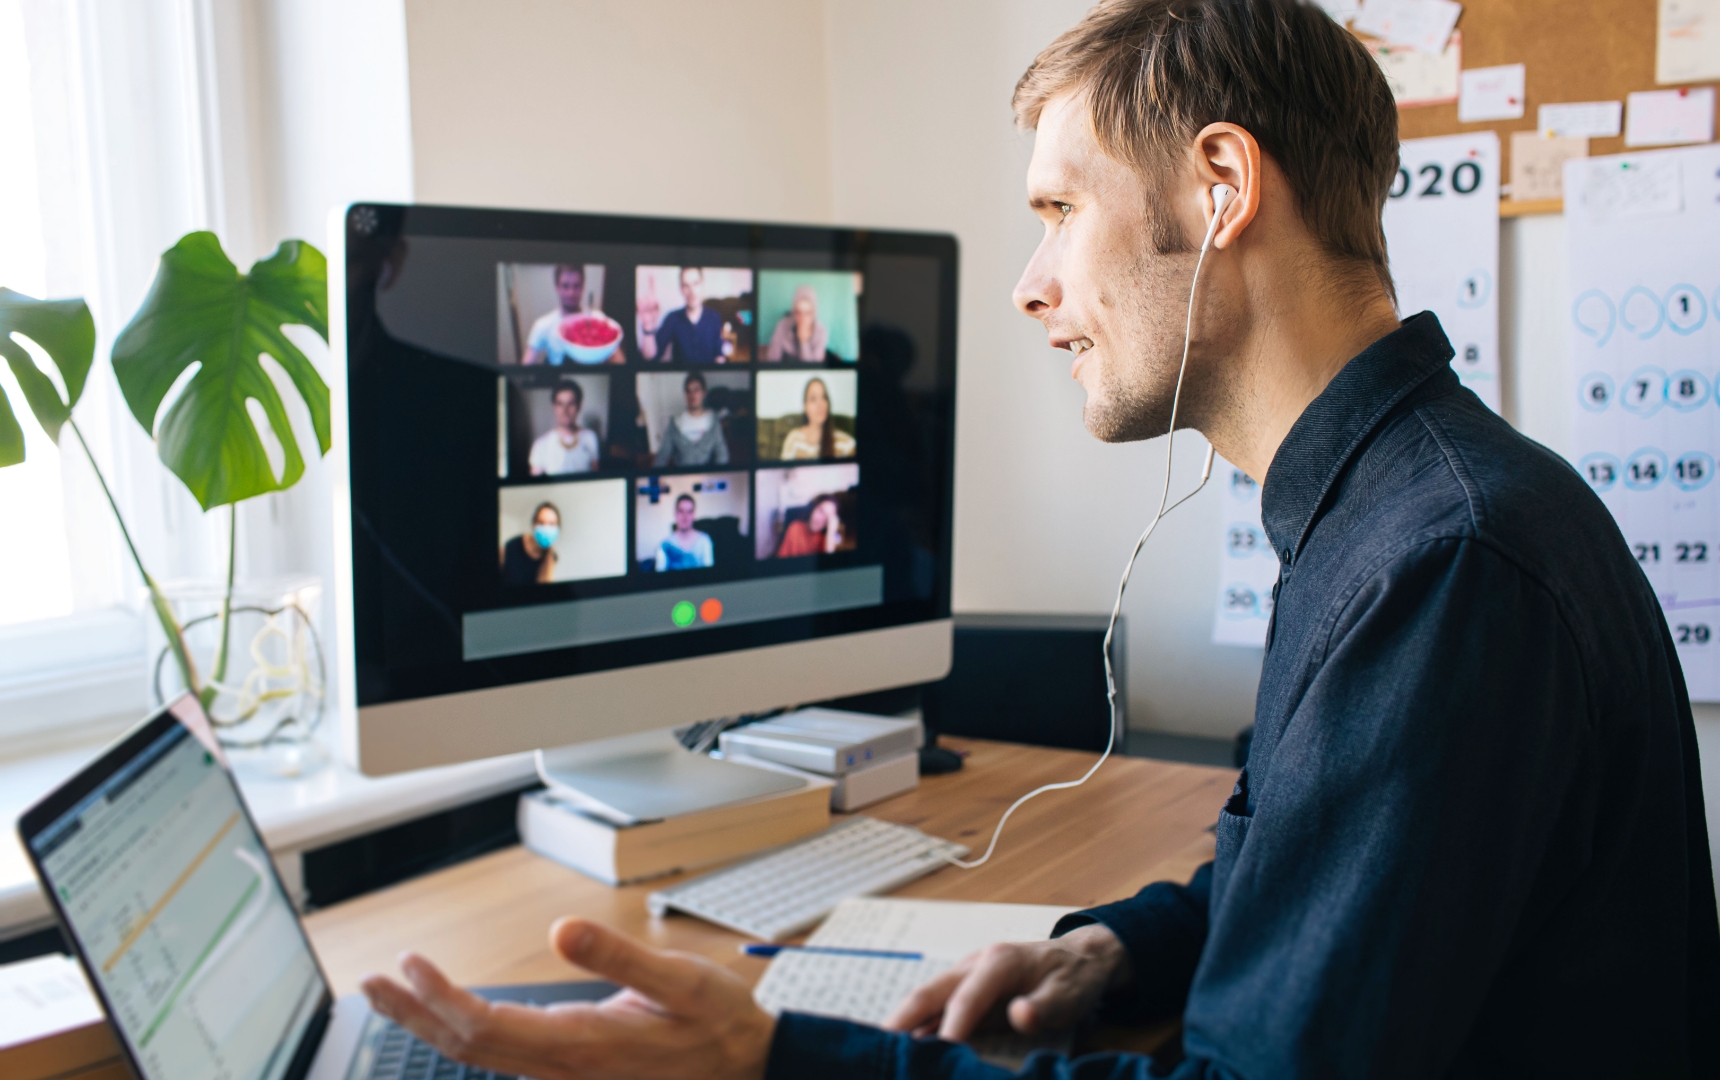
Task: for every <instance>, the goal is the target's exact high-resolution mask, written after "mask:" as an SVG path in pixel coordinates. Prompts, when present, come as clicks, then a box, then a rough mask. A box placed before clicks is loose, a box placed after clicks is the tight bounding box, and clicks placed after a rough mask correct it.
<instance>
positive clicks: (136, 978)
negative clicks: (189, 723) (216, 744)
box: [27, 699, 327, 1080]
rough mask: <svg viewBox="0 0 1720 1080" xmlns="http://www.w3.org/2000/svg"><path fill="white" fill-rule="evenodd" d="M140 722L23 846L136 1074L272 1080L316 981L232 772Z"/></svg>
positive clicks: (183, 732)
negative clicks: (101, 773)
mask: <svg viewBox="0 0 1720 1080" xmlns="http://www.w3.org/2000/svg"><path fill="white" fill-rule="evenodd" d="M186 703H187V704H189V699H187V702H186ZM151 727H152V728H154V729H155V730H158V731H159V732H160V734H159V735H158V736H156V737H154V738H153V739H150V740H149V741H147V742H146V743H144V744H143V745H142V746H141V748H140V749H139V750H137V752H135V753H134V754H132V755H131V756H130V758H129V760H126V761H124V762H123V763H122V764H121V765H120V766H119V767H118V768H117V769H116V770H115V771H113V772H112V773H111V775H109V776H107V777H106V778H105V779H103V780H102V781H101V782H100V783H99V784H97V785H96V786H95V787H94V788H93V789H91V790H90V791H89V792H88V793H87V794H85V795H84V796H83V797H82V798H81V799H79V800H78V801H77V802H76V803H75V804H73V805H72V806H71V807H70V808H69V809H68V810H66V811H65V812H64V813H62V814H61V815H60V816H59V817H57V818H56V819H55V820H53V821H52V822H51V823H49V824H48V825H47V826H46V827H45V828H42V829H40V830H39V831H37V832H36V833H35V835H33V836H31V837H29V838H28V841H27V842H28V843H29V844H30V847H31V848H32V853H33V854H34V855H35V858H36V863H37V865H38V866H39V867H40V868H41V871H42V876H43V880H44V882H45V884H46V886H47V887H48V888H51V889H52V890H53V891H54V893H55V896H56V897H57V899H58V901H59V906H60V909H61V911H62V912H63V913H64V915H65V919H66V921H67V923H68V924H69V925H70V928H71V931H72V933H73V934H74V935H75V936H76V938H77V947H78V949H79V951H80V952H81V953H82V954H83V956H84V960H85V963H86V965H87V967H88V969H89V971H90V973H91V975H92V977H93V978H94V979H95V980H96V982H97V986H98V989H99V990H100V992H101V995H102V997H103V998H105V999H106V1001H107V1003H108V1009H109V1014H110V1016H111V1017H112V1019H113V1021H114V1024H115V1027H116V1028H117V1029H118V1031H119V1033H120V1034H121V1035H122V1036H123V1037H124V1039H125V1041H126V1042H127V1043H128V1044H129V1045H130V1048H131V1052H132V1058H133V1060H134V1061H135V1062H136V1063H137V1065H138V1067H139V1068H140V1070H141V1072H142V1080H278V1078H280V1077H282V1076H283V1075H284V1074H285V1073H286V1071H287V1070H288V1068H289V1067H291V1065H292V1063H293V1059H294V1056H295V1054H294V1051H295V1050H296V1049H297V1047H298V1045H299V1043H300V1042H301V1041H302V1040H303V1039H304V1037H305V1034H306V1030H307V1028H308V1027H309V1026H310V1024H311V1023H312V1022H313V1021H314V1020H315V1019H316V1017H317V1014H318V1010H319V1007H320V1006H321V1004H322V1003H323V1002H324V1001H325V1000H326V995H327V987H326V985H325V983H324V982H323V978H322V973H321V971H320V970H319V969H318V967H317V964H316V959H315V957H314V956H313V954H312V953H311V949H310V944H309V942H307V941H306V940H305V936H304V933H303V931H302V930H301V929H300V926H299V922H298V918H297V916H296V915H295V913H294V912H293V909H292V906H291V904H290V903H289V902H288V900H287V896H286V894H285V892H284V891H283V890H282V888H281V885H280V881H279V879H278V878H277V877H276V875H275V870H274V865H273V863H272V862H271V861H270V858H269V852H268V849H267V848H266V847H264V846H263V842H262V840H261V838H259V837H258V835H257V833H256V830H255V829H254V828H253V827H252V825H251V819H250V818H249V816H247V815H246V813H245V811H244V808H243V807H242V806H241V804H240V802H239V792H238V790H237V788H236V787H235V785H234V782H233V779H232V777H231V776H230V775H229V774H228V772H227V771H226V769H225V768H224V767H223V766H222V763H221V762H220V761H219V760H217V759H216V757H215V755H214V754H212V753H210V751H209V750H207V749H205V747H204V746H203V744H202V743H201V742H200V741H199V740H198V739H197V738H196V737H194V736H193V735H192V734H191V732H190V731H188V730H187V729H186V728H185V727H184V726H183V725H182V724H179V723H168V724H162V725H159V726H158V725H151Z"/></svg>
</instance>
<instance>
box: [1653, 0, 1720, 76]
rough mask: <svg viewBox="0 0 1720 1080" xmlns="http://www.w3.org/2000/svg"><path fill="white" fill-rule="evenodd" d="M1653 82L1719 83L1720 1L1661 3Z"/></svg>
mask: <svg viewBox="0 0 1720 1080" xmlns="http://www.w3.org/2000/svg"><path fill="white" fill-rule="evenodd" d="M1656 30H1657V34H1656V37H1655V43H1654V81H1655V82H1657V83H1685V82H1704V81H1706V80H1709V79H1720V0H1660V12H1659V19H1658V22H1657V26H1656Z"/></svg>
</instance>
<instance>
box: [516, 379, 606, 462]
mask: <svg viewBox="0 0 1720 1080" xmlns="http://www.w3.org/2000/svg"><path fill="white" fill-rule="evenodd" d="M550 400H551V403H552V404H553V405H554V407H555V427H554V428H553V429H551V430H549V431H546V432H544V433H543V434H542V435H539V436H538V437H537V439H536V440H535V441H534V442H533V443H532V452H531V457H530V458H528V459H527V463H528V464H529V465H530V466H531V472H532V475H533V476H561V475H563V474H566V473H582V472H591V471H592V470H593V469H595V468H597V459H598V456H599V454H600V453H601V451H599V449H598V446H597V433H596V432H594V431H592V430H590V429H589V428H583V427H580V426H579V414H580V410H582V409H584V408H585V390H584V389H582V388H581V387H580V385H579V384H578V383H576V382H574V381H573V380H572V379H563V380H562V381H561V382H559V383H557V384H556V387H555V390H554V392H553V394H552V396H551V398H550Z"/></svg>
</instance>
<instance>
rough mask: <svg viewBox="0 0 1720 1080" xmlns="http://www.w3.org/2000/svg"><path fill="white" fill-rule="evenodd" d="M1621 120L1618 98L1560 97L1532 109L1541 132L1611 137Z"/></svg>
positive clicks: (1590, 137) (1583, 136) (1621, 104)
mask: <svg viewBox="0 0 1720 1080" xmlns="http://www.w3.org/2000/svg"><path fill="white" fill-rule="evenodd" d="M1623 124H1624V102H1622V101H1561V102H1558V103H1557V104H1553V105H1542V106H1541V107H1540V108H1539V109H1537V110H1535V127H1536V129H1537V130H1539V131H1540V132H1541V134H1543V135H1563V136H1578V137H1581V138H1584V139H1611V138H1614V137H1615V136H1617V135H1618V133H1619V132H1620V131H1621V130H1623V127H1622V125H1623Z"/></svg>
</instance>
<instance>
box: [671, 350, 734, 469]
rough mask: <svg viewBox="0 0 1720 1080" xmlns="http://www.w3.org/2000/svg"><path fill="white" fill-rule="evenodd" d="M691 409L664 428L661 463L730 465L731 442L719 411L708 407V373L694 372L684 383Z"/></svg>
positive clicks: (683, 388)
mask: <svg viewBox="0 0 1720 1080" xmlns="http://www.w3.org/2000/svg"><path fill="white" fill-rule="evenodd" d="M681 392H682V394H684V395H685V396H686V399H687V411H686V412H683V413H681V414H680V415H678V416H676V417H675V419H673V420H671V421H669V426H668V427H666V428H664V429H663V443H662V445H661V446H659V447H658V448H657V465H658V467H659V468H661V467H662V466H664V465H727V464H728V463H729V444H728V441H727V440H726V439H724V438H723V425H722V423H721V421H719V420H718V419H717V414H716V413H714V412H712V411H711V410H709V409H707V408H705V377H704V376H703V375H700V374H699V373H698V372H696V371H695V372H692V373H691V374H689V375H688V376H687V378H686V379H685V381H683V382H682V383H681Z"/></svg>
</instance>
